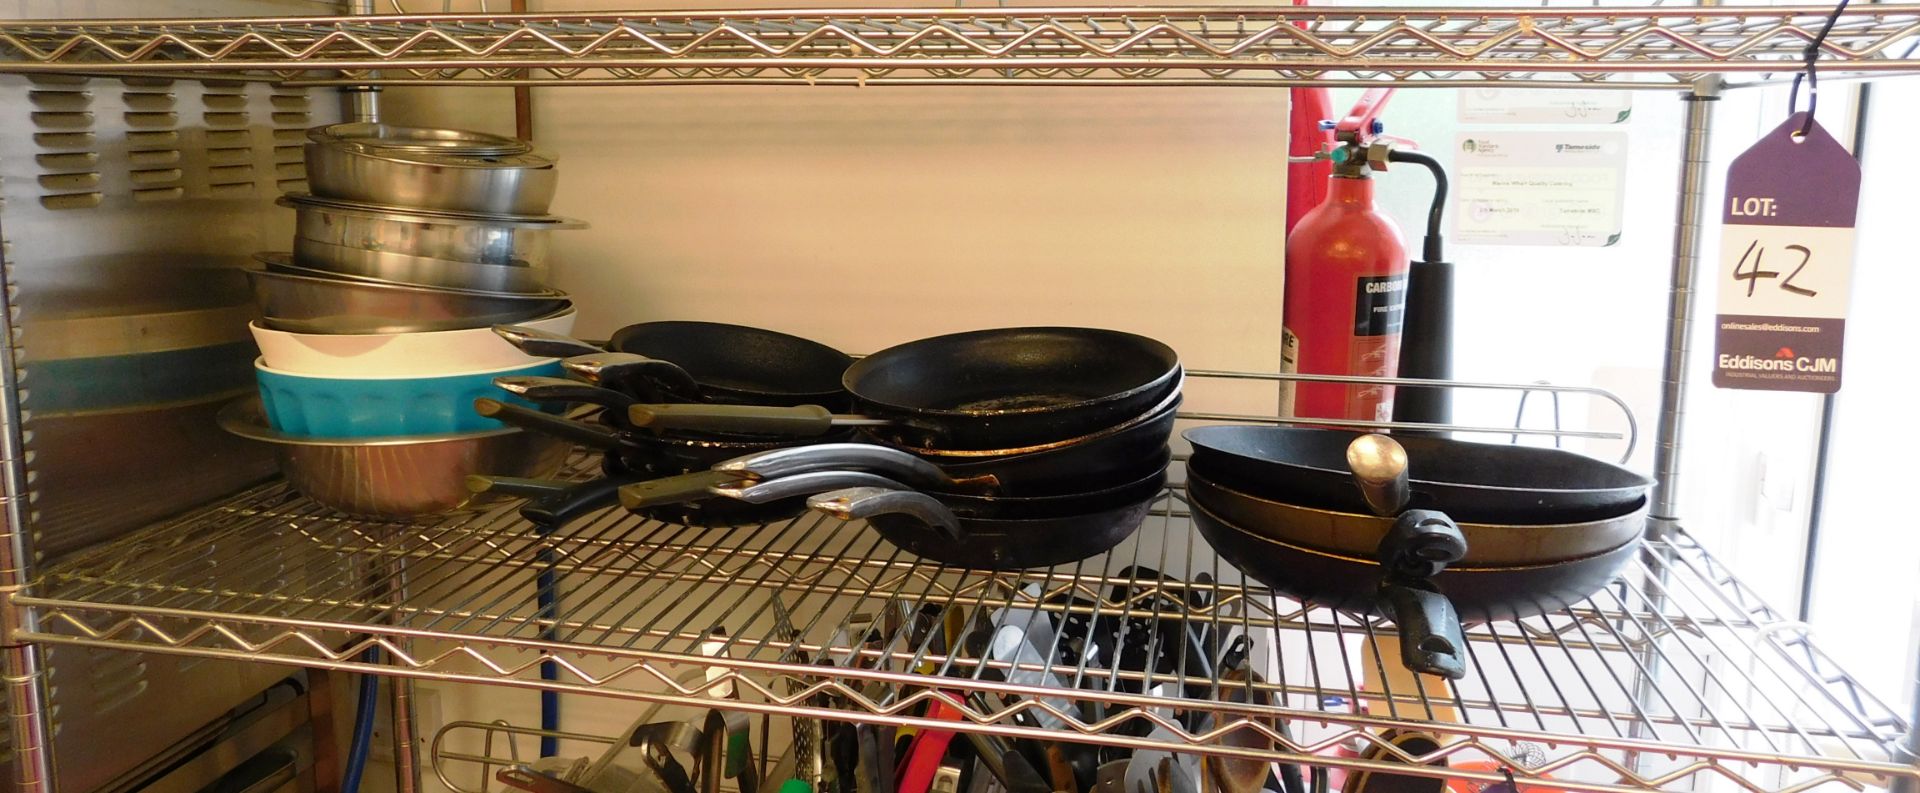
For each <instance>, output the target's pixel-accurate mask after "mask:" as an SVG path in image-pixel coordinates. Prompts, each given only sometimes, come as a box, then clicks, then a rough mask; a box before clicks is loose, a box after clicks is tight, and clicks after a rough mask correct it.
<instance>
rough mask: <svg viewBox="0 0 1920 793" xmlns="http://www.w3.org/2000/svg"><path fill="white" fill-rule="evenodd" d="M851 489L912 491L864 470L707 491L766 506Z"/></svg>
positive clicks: (796, 476) (820, 473) (797, 476)
mask: <svg viewBox="0 0 1920 793" xmlns="http://www.w3.org/2000/svg"><path fill="white" fill-rule="evenodd" d="M853 487H864V488H875V489H879V490H912V489H913V488H910V487H907V486H906V485H903V484H900V483H899V482H895V481H893V480H892V479H888V478H886V477H884V476H880V475H879V474H870V473H867V472H865V471H809V472H807V473H804V474H794V475H792V476H783V477H780V478H779V479H769V480H767V481H764V482H737V483H732V484H725V485H718V486H715V487H709V488H707V492H709V493H712V494H714V495H716V496H725V497H727V498H731V499H735V500H738V501H745V502H747V503H749V504H765V503H767V502H769V501H779V500H780V499H783V498H792V497H794V496H811V495H813V494H815V493H825V492H827V491H829V490H845V489H847V488H853Z"/></svg>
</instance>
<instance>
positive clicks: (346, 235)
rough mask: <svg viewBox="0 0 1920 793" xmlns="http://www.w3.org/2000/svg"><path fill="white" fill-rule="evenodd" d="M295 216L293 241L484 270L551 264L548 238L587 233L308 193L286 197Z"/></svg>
mask: <svg viewBox="0 0 1920 793" xmlns="http://www.w3.org/2000/svg"><path fill="white" fill-rule="evenodd" d="M279 204H280V205H281V206H284V207H291V208H292V209H293V210H294V213H295V214H294V218H295V219H294V237H295V238H296V239H304V240H312V241H314V242H324V243H326V244H328V245H339V246H341V247H345V248H359V249H361V250H369V251H389V252H392V253H400V254H405V255H408V256H426V257H430V258H434V259H450V260H452V261H456V262H479V263H481V264H516V263H526V264H530V265H534V266H536V267H537V266H540V265H544V264H546V263H547V242H548V239H549V237H550V235H549V234H548V232H550V231H557V230H561V229H580V228H586V225H587V224H585V223H582V222H580V221H578V220H570V219H567V218H560V217H553V216H550V215H548V216H539V217H521V216H514V215H479V214H474V213H468V212H444V211H439V210H432V209H414V208H409V207H396V206H388V205H384V204H367V203H361V202H357V201H339V200H334V199H327V198H320V197H318V196H312V195H307V194H305V193H290V194H288V195H285V196H282V197H281V198H280V200H279Z"/></svg>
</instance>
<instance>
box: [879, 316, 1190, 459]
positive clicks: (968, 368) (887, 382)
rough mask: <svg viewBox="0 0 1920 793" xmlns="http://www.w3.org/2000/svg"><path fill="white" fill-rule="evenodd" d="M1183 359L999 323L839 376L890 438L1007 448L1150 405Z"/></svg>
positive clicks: (1111, 337)
mask: <svg viewBox="0 0 1920 793" xmlns="http://www.w3.org/2000/svg"><path fill="white" fill-rule="evenodd" d="M1179 384H1180V357H1179V355H1178V354H1176V353H1175V352H1174V351H1173V349H1172V348H1171V347H1168V346H1167V345H1165V344H1162V343H1160V342H1158V341H1155V340H1153V339H1149V338H1147V337H1145V336H1138V335H1135V334H1132V333H1123V332H1120V331H1115V330H1102V329H1097V328H998V329H993V330H978V331H970V332H966V333H954V334H949V335H946V336H935V337H933V338H930V339H921V340H919V341H911V342H907V343H906V344H901V345H897V346H894V347H889V348H887V349H884V350H881V351H879V352H876V353H874V354H872V355H869V356H867V357H865V358H862V359H860V360H859V361H858V362H856V363H854V364H853V365H852V366H851V367H848V368H847V371H846V374H845V376H844V377H843V379H842V385H844V386H845V388H846V390H847V392H848V393H851V394H852V395H853V396H854V403H855V405H856V406H857V407H858V409H859V411H860V412H861V413H863V414H866V415H869V416H874V417H878V418H888V419H894V420H896V421H899V422H901V424H899V425H896V426H893V427H886V428H874V429H873V432H874V433H876V434H877V435H879V436H880V437H883V438H885V439H887V440H888V441H891V442H894V443H898V444H902V445H906V446H919V447H924V448H928V449H1005V448H1010V447H1017V446H1026V445H1030V444H1036V443H1047V442H1049V441H1055V440H1059V439H1062V438H1072V437H1075V436H1079V435H1085V434H1087V433H1090V432H1094V431H1097V430H1099V429H1101V428H1103V427H1110V426H1113V425H1115V424H1119V423H1121V422H1124V421H1126V420H1127V419H1129V418H1132V417H1134V416H1138V415H1141V414H1143V413H1146V412H1147V411H1148V409H1149V408H1151V407H1152V406H1153V405H1155V404H1156V403H1158V402H1160V401H1161V400H1162V399H1163V398H1164V397H1165V396H1166V394H1167V392H1168V391H1171V390H1174V389H1177V388H1179Z"/></svg>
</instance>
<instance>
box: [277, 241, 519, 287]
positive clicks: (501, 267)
mask: <svg viewBox="0 0 1920 793" xmlns="http://www.w3.org/2000/svg"><path fill="white" fill-rule="evenodd" d="M293 261H295V262H298V263H299V265H300V266H302V267H305V268H308V269H312V270H322V271H325V272H329V273H338V274H340V275H352V276H360V277H362V278H377V279H379V280H381V281H386V282H390V283H398V284H413V285H415V286H435V287H444V288H447V289H466V290H472V291H480V292H512V293H516V294H542V293H546V292H547V291H548V289H547V285H546V276H547V268H546V267H544V266H541V267H535V266H532V265H530V264H528V263H526V262H515V263H511V264H481V263H477V262H464V261H455V260H450V259H434V258H430V257H426V256H409V255H407V254H404V253H392V252H389V251H369V250H363V249H360V248H347V247H343V246H340V245H329V244H327V243H324V242H314V241H313V240H309V239H302V238H299V237H295V238H294V240H293ZM268 267H269V268H270V269H271V268H272V267H273V265H271V264H269V265H268Z"/></svg>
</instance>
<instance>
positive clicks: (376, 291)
mask: <svg viewBox="0 0 1920 793" xmlns="http://www.w3.org/2000/svg"><path fill="white" fill-rule="evenodd" d="M258 258H260V259H261V260H262V261H264V262H268V263H272V264H277V265H280V266H279V267H277V268H275V269H271V270H270V269H265V268H262V269H249V270H247V271H246V274H247V278H248V280H249V282H250V283H251V284H252V286H253V292H254V298H255V300H256V301H258V302H259V304H260V313H261V314H262V316H263V317H264V319H263V320H262V324H264V325H266V326H267V327H269V328H273V329H275V330H285V331H293V332H297V333H354V334H360V333H414V332H423V331H441V330H459V329H462V328H483V327H487V326H489V325H497V324H501V323H513V322H521V321H524V320H528V319H532V318H535V317H544V316H547V315H549V314H552V313H554V312H556V311H559V310H561V309H563V308H566V307H567V306H568V302H567V299H566V297H567V296H566V294H565V293H563V292H557V291H555V292H546V293H542V294H512V293H506V292H479V291H472V290H463V289H442V288H436V287H425V286H410V285H405V284H389V283H382V282H377V281H368V280H349V279H344V278H338V277H330V276H329V275H328V274H327V273H316V272H313V271H310V270H306V269H304V268H296V267H294V266H292V260H291V259H290V258H289V256H288V254H284V253H269V254H261V255H260V257H258Z"/></svg>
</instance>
